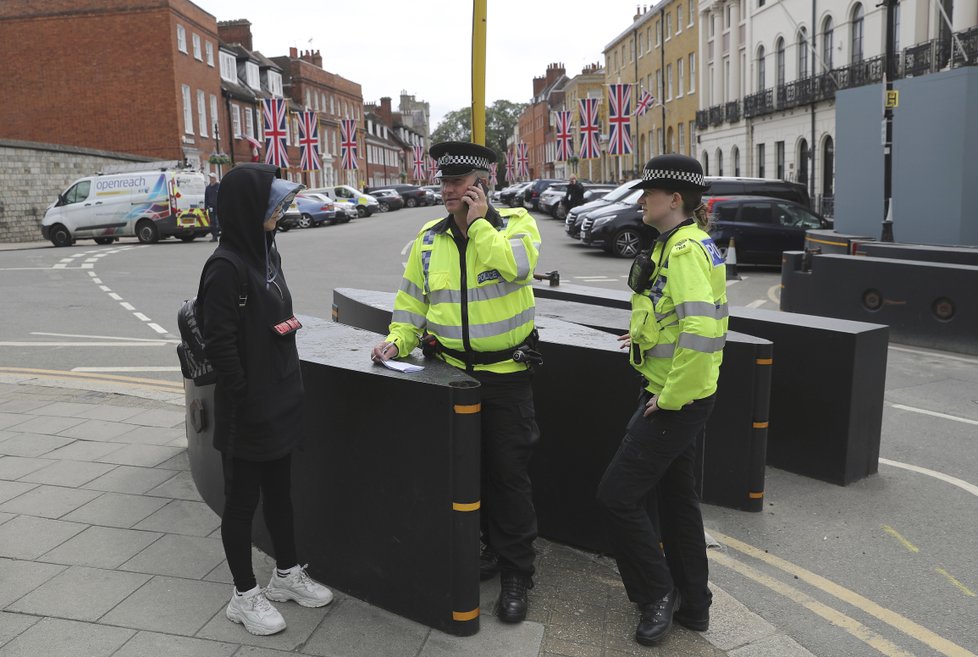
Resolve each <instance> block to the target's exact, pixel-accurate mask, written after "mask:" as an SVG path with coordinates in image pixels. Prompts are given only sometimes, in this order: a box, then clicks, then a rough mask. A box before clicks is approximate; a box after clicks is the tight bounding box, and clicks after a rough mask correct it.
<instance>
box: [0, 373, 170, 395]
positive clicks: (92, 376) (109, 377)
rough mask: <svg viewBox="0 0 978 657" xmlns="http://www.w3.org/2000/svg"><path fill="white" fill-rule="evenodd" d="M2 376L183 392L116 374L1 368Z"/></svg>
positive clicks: (158, 381) (158, 382) (153, 381)
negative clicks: (146, 387) (91, 382)
mask: <svg viewBox="0 0 978 657" xmlns="http://www.w3.org/2000/svg"><path fill="white" fill-rule="evenodd" d="M0 374H32V375H35V376H40V377H48V378H61V379H88V380H95V381H120V382H123V383H131V384H135V385H141V386H149V387H151V388H164V389H166V390H168V391H170V392H173V391H183V383H182V382H180V383H178V382H176V381H164V380H162V379H141V378H137V377H132V376H119V375H116V374H98V373H90V372H69V371H67V370H40V369H34V368H31V367H0Z"/></svg>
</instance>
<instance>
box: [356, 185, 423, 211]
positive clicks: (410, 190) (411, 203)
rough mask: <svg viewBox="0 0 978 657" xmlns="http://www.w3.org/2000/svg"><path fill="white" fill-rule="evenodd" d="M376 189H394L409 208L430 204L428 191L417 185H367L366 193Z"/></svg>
mask: <svg viewBox="0 0 978 657" xmlns="http://www.w3.org/2000/svg"><path fill="white" fill-rule="evenodd" d="M374 189H393V190H394V191H395V192H397V193H398V194H400V195H401V198H403V199H404V205H405V206H407V207H409V208H416V207H418V206H419V205H428V193H427V192H426V191H425V190H423V189H422V188H420V187H418V186H417V185H383V186H381V187H367V189H366V193H367V194H369V193H370V192H371V190H374Z"/></svg>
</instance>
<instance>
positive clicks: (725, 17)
mask: <svg viewBox="0 0 978 657" xmlns="http://www.w3.org/2000/svg"><path fill="white" fill-rule="evenodd" d="M730 14H731V10H730V5H727V6H726V7H724V8H723V29H724V30H729V29H730Z"/></svg>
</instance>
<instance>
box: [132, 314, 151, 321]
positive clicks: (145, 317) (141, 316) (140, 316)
mask: <svg viewBox="0 0 978 657" xmlns="http://www.w3.org/2000/svg"><path fill="white" fill-rule="evenodd" d="M133 316H134V317H135V318H136V319H138V320H139V321H141V322H148V321H150V319H149V317H147V316H146V315H144V314H142V313H139V312H136V313H133Z"/></svg>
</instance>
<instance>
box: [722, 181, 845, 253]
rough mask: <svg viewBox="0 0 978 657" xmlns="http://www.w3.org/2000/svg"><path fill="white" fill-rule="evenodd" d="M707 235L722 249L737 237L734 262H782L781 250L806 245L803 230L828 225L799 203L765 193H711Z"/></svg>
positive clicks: (796, 248)
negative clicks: (746, 194)
mask: <svg viewBox="0 0 978 657" xmlns="http://www.w3.org/2000/svg"><path fill="white" fill-rule="evenodd" d="M706 207H707V209H708V210H709V212H710V215H711V219H712V222H713V225H712V227H711V229H710V235H711V236H712V237H713V241H714V242H716V243H717V246H718V247H720V249H721V250H723V251H724V252H725V251H726V248H727V245H728V244H729V243H730V240H731V239H734V240H736V244H737V262H738V263H742V262H754V263H771V264H777V263H780V262H781V254H782V253H783V252H784V251H801V250H803V249H804V248H805V232H806V231H808V230H814V229H822V228H831V227H832V222H830V221H828V220H827V219H823V218H822V217H820V216H818V215H817V214H815V213H813V212H812V211H810V210H809V209H808V208H806V207H805V206H803V205H802V204H801V203H795V202H793V201H785V200H783V199H778V198H769V197H766V196H713V197H710V198H709V199H708V200H707V202H706Z"/></svg>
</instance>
